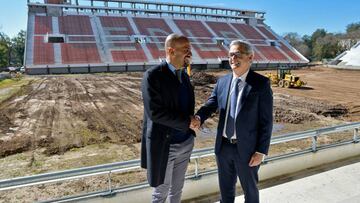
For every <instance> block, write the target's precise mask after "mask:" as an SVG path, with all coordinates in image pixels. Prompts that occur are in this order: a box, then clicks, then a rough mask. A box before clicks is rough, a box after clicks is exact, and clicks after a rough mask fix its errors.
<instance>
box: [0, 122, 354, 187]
mask: <svg viewBox="0 0 360 203" xmlns="http://www.w3.org/2000/svg"><path fill="white" fill-rule="evenodd" d="M359 127H360V122H355V123H348V124H343V125H338V126H334V127H326V128H319V129H316V130H308V131H304V132H296V133H288V134H284V135H279V136H275V137H273V138H272V140H271V144H272V145H273V144H278V143H283V142H288V141H294V140H298V139H304V138H310V137H313V136H315V135H317V136H318V135H321V134H328V133H333V132H339V131H346V130H352V129H355V128H359ZM350 142H351V141H349V142H348V143H350ZM337 144H338V143H337ZM329 146H330V145H329ZM334 146H335V145H334ZM318 149H319V150H320V149H322V147H321V146H319V147H318ZM209 156H214V148H213V147H210V148H203V149H196V150H194V151H193V153H192V155H191V159H198V158H204V157H209ZM283 156H290V155H283ZM270 160H275V158H273V157H268V158H267V159H265V161H270ZM134 169H140V160H139V159H136V160H129V161H124V162H116V163H110V164H103V165H97V166H90V167H83V168H78V169H71V170H66V171H60V172H51V173H45V174H39V175H32V176H26V177H18V178H12V179H7V180H1V181H0V191H2V190H8V189H13V188H19V187H25V186H32V185H38V184H44V183H52V182H58V181H63V180H71V179H78V178H83V177H89V176H95V175H102V174H107V173H109V172H124V171H128V170H134Z"/></svg>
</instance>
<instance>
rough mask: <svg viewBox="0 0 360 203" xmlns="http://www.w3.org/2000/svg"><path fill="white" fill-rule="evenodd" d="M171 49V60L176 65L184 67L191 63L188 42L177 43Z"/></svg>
mask: <svg viewBox="0 0 360 203" xmlns="http://www.w3.org/2000/svg"><path fill="white" fill-rule="evenodd" d="M172 49H173V50H172V55H173V58H174V60H175V61H176V62H177V63H178V64H181V65H182V66H183V67H186V66H188V65H189V64H190V63H191V57H192V53H191V46H190V42H188V41H184V42H178V43H176V44H175V45H174V47H173V48H172Z"/></svg>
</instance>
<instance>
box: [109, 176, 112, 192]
mask: <svg viewBox="0 0 360 203" xmlns="http://www.w3.org/2000/svg"><path fill="white" fill-rule="evenodd" d="M108 183H109V194H110V193H111V192H112V187H111V171H109V173H108Z"/></svg>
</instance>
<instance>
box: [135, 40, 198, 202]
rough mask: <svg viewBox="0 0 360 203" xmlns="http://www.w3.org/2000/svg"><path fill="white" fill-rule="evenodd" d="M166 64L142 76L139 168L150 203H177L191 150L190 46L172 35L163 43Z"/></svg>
mask: <svg viewBox="0 0 360 203" xmlns="http://www.w3.org/2000/svg"><path fill="white" fill-rule="evenodd" d="M165 51H166V62H163V63H161V64H160V65H158V66H155V67H152V68H150V69H149V70H147V71H146V72H145V73H144V78H143V81H142V96H143V101H144V123H143V136H142V142H141V166H142V167H143V168H146V169H147V177H148V182H149V184H150V186H152V187H155V188H154V192H153V194H152V202H165V200H166V199H167V197H168V196H169V200H170V202H175V203H176V202H180V200H181V193H182V188H183V185H184V180H185V173H186V169H187V165H188V163H189V159H190V155H191V151H192V149H193V146H194V136H195V132H194V131H193V130H192V129H190V122H191V118H192V117H193V115H194V105H195V99H194V90H193V87H192V85H191V83H190V80H189V77H188V75H187V74H186V73H185V72H184V67H186V66H187V65H188V64H189V63H190V60H191V56H192V53H191V47H190V42H189V40H188V39H187V38H186V37H185V36H180V35H177V34H171V35H169V36H168V37H167V38H166V41H165Z"/></svg>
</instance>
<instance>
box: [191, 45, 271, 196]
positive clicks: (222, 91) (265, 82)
mask: <svg viewBox="0 0 360 203" xmlns="http://www.w3.org/2000/svg"><path fill="white" fill-rule="evenodd" d="M253 59H254V51H253V48H252V46H251V45H250V44H248V43H247V42H245V41H241V40H236V41H233V42H231V44H230V50H229V63H230V66H231V69H232V73H231V74H228V75H225V76H224V77H222V78H220V79H219V80H218V82H217V84H216V86H215V88H214V90H213V92H212V94H211V96H210V97H209V99H208V100H207V102H206V103H205V104H204V105H203V106H202V107H201V108H200V109H199V111H198V112H197V113H196V115H197V116H196V117H197V121H196V120H193V121H192V123H191V125H192V127H199V126H200V124H201V123H203V122H204V121H205V120H206V119H207V118H208V117H209V116H210V115H211V114H212V113H214V112H215V111H217V110H219V111H220V119H219V124H218V128H217V135H216V143H215V154H216V161H217V165H218V174H219V185H220V192H221V202H225V203H229V202H234V198H235V184H236V181H237V177H239V180H240V183H241V186H242V188H243V191H244V196H245V202H246V203H256V202H259V191H258V188H257V185H256V184H257V182H258V170H259V165H260V164H261V162H262V161H263V159H264V156H265V155H266V154H267V153H268V150H269V145H270V137H271V132H272V122H273V113H272V111H273V110H272V109H273V97H272V91H271V87H270V81H269V79H268V78H266V77H264V76H262V75H260V74H258V73H255V72H254V71H252V70H250V66H251V63H252V61H253Z"/></svg>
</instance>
